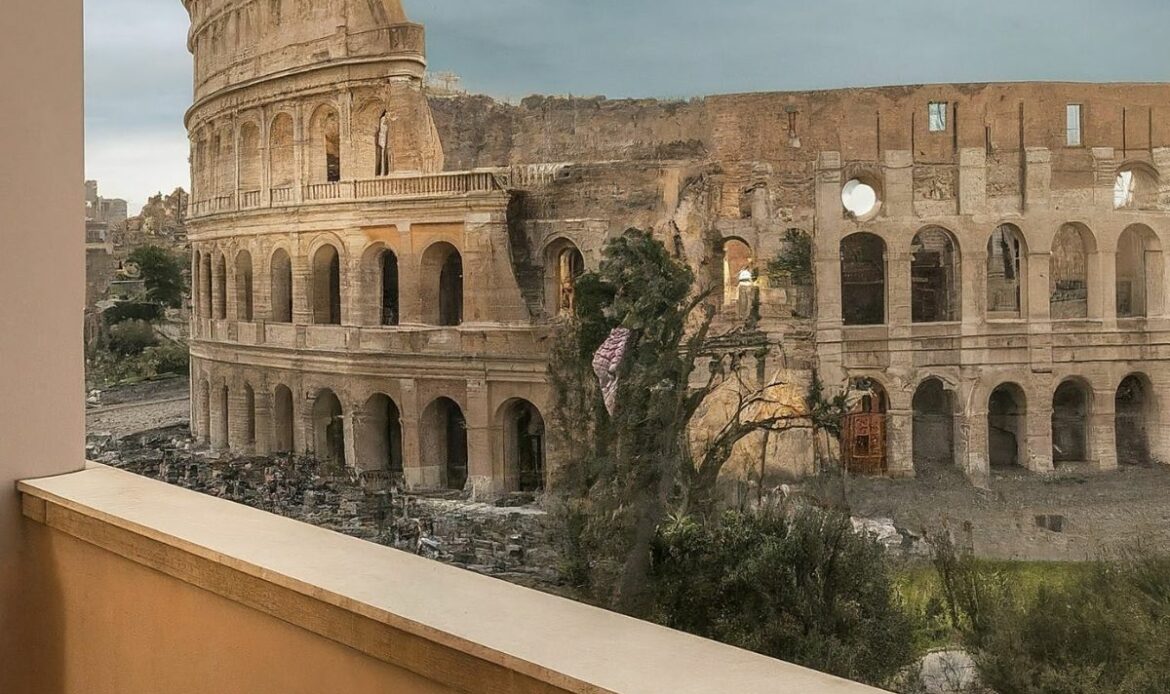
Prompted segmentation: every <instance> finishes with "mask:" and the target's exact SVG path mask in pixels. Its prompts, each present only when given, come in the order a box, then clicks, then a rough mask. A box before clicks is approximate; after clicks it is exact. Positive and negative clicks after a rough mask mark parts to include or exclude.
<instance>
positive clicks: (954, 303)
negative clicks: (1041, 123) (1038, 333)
mask: <svg viewBox="0 0 1170 694" xmlns="http://www.w3.org/2000/svg"><path fill="white" fill-rule="evenodd" d="M840 252H841V307H842V319H843V321H844V323H845V325H882V324H884V323H886V321H887V318H888V317H887V304H888V301H889V297H888V288H887V275H888V270H889V267H888V262H887V247H886V242H885V240H884V239H883V238H882V237H880V236H878V235H876V234H873V233H870V232H858V233H855V234H851V235H849V236H847V237H845V238H844V239H842V241H841V251H840ZM1098 253H1099V251H1098V247H1097V242H1096V238H1095V236H1094V235H1093V233H1092V232H1091V231H1090V230H1089V228H1088V227H1087V226H1085V225H1083V224H1078V223H1069V224H1065V225H1063V226H1062V227H1061V228H1060V230H1059V231H1058V232H1057V234H1056V236H1055V237H1054V239H1053V243H1052V248H1051V250H1050V256H1049V257H1050V267H1049V273H1048V275H1049V307H1050V315H1051V317H1052V319H1054V320H1065V319H1077V318H1089V317H1091V316H1092V315H1093V313H1094V312H1093V311H1092V310H1091V306H1092V305H1093V304H1092V303H1091V301H1092V300H1093V293H1094V292H1095V291H1101V287H1100V284H1101V278H1100V277H1099V274H1100V268H1099V263H1097V262H1096V259H1097V257H1098ZM1115 256H1116V258H1115V285H1116V286H1115V289H1116V292H1115V299H1116V305H1115V308H1116V315H1117V316H1118V317H1120V318H1126V317H1143V316H1150V315H1159V314H1160V313H1161V311H1162V310H1163V308H1164V302H1163V298H1162V294H1163V292H1164V289H1163V274H1164V268H1163V259H1162V245H1161V241H1160V240H1159V238H1158V236H1157V234H1156V233H1154V231H1153V230H1152V229H1150V228H1149V227H1147V226H1145V225H1141V224H1135V225H1131V226H1129V227H1127V228H1126V229H1125V230H1124V231H1123V232H1122V234H1121V236H1120V237H1119V239H1118V244H1117V248H1116V253H1115ZM1028 257H1029V250H1028V245H1027V241H1026V239H1025V237H1024V234H1023V232H1021V231H1020V229H1019V227H1017V226H1015V225H1013V224H1003V225H1001V226H999V227H998V228H996V230H995V231H994V232H992V234H991V236H990V238H989V239H988V242H987V255H986V258H987V260H986V268H985V277H986V282H987V287H986V315H987V316H988V317H991V318H1012V317H1016V318H1018V317H1023V316H1024V315H1026V312H1027V310H1026V307H1027V306H1028V305H1029V297H1028V291H1029V283H1028V281H1027V278H1028V276H1029V275H1028V267H1027V263H1028ZM963 291H964V287H963V272H962V252H961V249H960V245H959V242H958V239H957V238H956V237H955V235H954V234H953V233H952V232H950V231H949V230H947V229H944V228H942V227H928V228H926V229H923V230H922V231H920V232H919V233H918V234H916V235H915V236H914V239H913V241H912V242H911V254H910V307H911V319H912V321H913V322H914V323H938V322H952V321H958V320H961V319H962V305H963V304H962V295H963Z"/></svg>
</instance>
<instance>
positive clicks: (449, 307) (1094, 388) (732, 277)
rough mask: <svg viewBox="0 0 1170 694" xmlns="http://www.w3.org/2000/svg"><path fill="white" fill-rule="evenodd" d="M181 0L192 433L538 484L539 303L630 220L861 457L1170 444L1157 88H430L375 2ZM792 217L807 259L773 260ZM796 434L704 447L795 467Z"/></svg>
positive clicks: (1108, 463) (1023, 456) (1164, 116)
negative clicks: (830, 406)
mask: <svg viewBox="0 0 1170 694" xmlns="http://www.w3.org/2000/svg"><path fill="white" fill-rule="evenodd" d="M185 4H186V6H187V9H188V10H189V12H190V15H191V20H192V25H191V32H190V38H189V47H190V49H191V51H192V52H193V53H194V55H195V104H194V106H192V108H191V109H190V111H189V112H188V114H187V126H188V129H189V132H190V138H191V175H192V182H193V194H192V197H191V204H190V214H189V216H190V219H189V224H188V230H189V235H190V240H191V242H192V247H193V250H194V263H193V267H192V270H193V278H194V283H193V284H194V287H195V291H194V292H193V294H194V305H195V311H194V316H195V317H194V319H193V327H192V335H193V339H192V346H191V355H192V374H191V376H192V389H193V398H192V402H193V406H192V408H193V413H192V414H193V417H192V422H193V429H194V431H195V433H196V436H197V437H198V438H199V439H200V440H201V441H203V442H206V443H208V444H210V445H211V446H212V447H214V448H217V449H231V450H233V451H238V452H246V453H254V454H267V453H273V452H279V451H289V450H295V451H297V452H301V453H313V454H315V455H316V456H318V457H319V458H323V459H326V460H335V461H344V462H345V463H347V464H349V465H351V466H355V467H357V468H360V469H362V470H377V469H387V470H389V471H390V472H392V473H394V474H397V475H401V476H402V477H403V478H404V480H405V482H406V484H407V485H409V486H410V487H412V488H416V489H434V488H460V489H470V490H471V491H473V492H474V493H475V494H477V495H483V496H493V495H498V494H501V493H505V492H509V491H516V490H526V491H531V490H535V489H539V488H540V487H542V486H543V484H544V483H545V480H546V479H547V475H548V474H549V471H550V469H552V468H553V467H554V465H555V460H556V455H555V451H552V450H549V448H550V445H551V444H550V441H549V438H548V437H547V436H546V433H545V426H546V423H545V417H546V416H548V415H549V413H550V407H551V404H552V403H551V394H550V391H549V385H548V379H547V375H546V370H547V358H548V349H549V342H550V335H551V333H552V326H553V324H554V323H555V321H556V319H557V316H558V315H559V314H562V313H563V312H565V311H568V310H571V308H572V303H573V280H574V278H575V277H576V276H577V275H579V274H580V273H581V272H583V271H584V270H586V269H589V268H595V267H596V266H597V263H598V262H599V259H600V251H601V248H602V246H603V244H604V242H605V240H606V239H607V238H610V237H612V236H613V235H614V234H617V233H620V232H621V231H623V230H625V229H626V228H629V227H640V228H647V229H652V230H654V231H655V233H657V234H659V235H660V237H661V238H662V239H663V241H665V242H666V243H667V244H668V247H670V248H672V249H674V250H675V251H677V253H678V254H679V255H680V257H682V258H684V259H685V260H686V261H687V262H689V263H690V264H691V265H692V266H693V267H694V268H695V269H696V271H697V273H698V275H699V277H700V278H702V279H703V280H704V281H705V282H708V283H711V284H715V285H722V286H723V287H724V291H723V292H720V293H719V301H720V303H721V304H722V309H721V315H722V316H723V320H724V321H725V322H726V323H727V324H731V322H732V320H733V319H735V318H742V317H743V316H744V315H746V313H747V312H748V310H749V309H750V307H751V306H752V305H753V304H754V303H755V302H756V301H757V299H758V304H759V313H760V322H759V326H760V331H761V333H760V334H762V335H764V336H766V340H767V342H768V345H769V349H768V356H767V357H762V361H761V364H760V368H759V372H760V373H762V374H766V375H767V377H774V376H778V377H781V378H783V379H785V380H787V381H789V382H791V383H793V384H794V393H797V394H800V395H803V392H804V384H807V383H808V382H809V380H811V374H812V372H813V370H814V369H817V370H819V373H820V376H821V378H822V380H824V381H825V382H826V383H827V384H829V385H830V386H832V387H834V388H848V389H851V390H852V391H853V392H854V393H855V397H854V398H853V399H852V400H851V402H852V403H853V407H854V411H853V413H852V414H851V415H849V417H848V418H847V421H846V423H845V436H844V440H843V441H842V446H841V457H842V458H843V459H844V461H845V462H846V464H848V465H849V466H850V467H851V468H853V469H855V470H857V471H859V472H868V473H872V474H887V475H894V476H906V475H912V474H914V473H915V471H916V470H920V469H923V468H924V467H925V466H930V465H946V466H955V467H957V468H959V469H961V470H963V471H964V472H965V473H966V474H967V475H968V476H969V477H971V478H972V479H973V480H975V481H977V482H979V481H982V480H985V479H986V478H987V476H988V475H989V474H990V472H991V470H992V469H993V468H995V467H998V466H1022V467H1024V468H1027V469H1030V470H1033V471H1037V472H1041V471H1049V470H1052V469H1053V468H1054V466H1060V465H1071V464H1076V465H1088V466H1093V467H1096V468H1100V469H1110V468H1113V467H1115V466H1117V465H1119V464H1127V463H1135V464H1140V463H1147V462H1151V461H1158V460H1170V450H1168V449H1170V421H1168V420H1167V418H1168V417H1170V407H1167V406H1165V404H1164V403H1163V399H1164V397H1165V396H1164V395H1162V394H1164V393H1166V392H1170V364H1168V362H1167V360H1168V359H1170V347H1168V344H1167V338H1168V337H1170V317H1168V308H1170V307H1168V306H1167V291H1168V287H1167V286H1166V283H1165V276H1166V273H1167V260H1168V259H1170V256H1168V255H1167V254H1164V252H1163V248H1164V246H1165V245H1166V244H1167V243H1170V221H1168V220H1170V216H1168V215H1167V212H1170V176H1168V180H1165V181H1164V180H1163V179H1162V173H1161V172H1163V171H1167V172H1170V85H1084V84H986V85H932V86H915V87H897V88H879V89H856V90H837V91H828V92H800V93H773V94H748V95H729V96H714V97H708V98H705V99H697V100H693V101H689V102H660V101H619V102H610V101H606V100H604V99H566V98H539V97H532V98H529V99H527V100H525V101H524V102H523V103H522V104H520V105H519V106H513V105H507V104H502V103H498V102H495V101H493V100H491V99H489V98H486V97H472V96H461V95H451V94H444V95H433V96H430V97H428V94H427V92H426V90H425V89H424V83H423V77H424V71H425V66H426V60H425V46H424V31H423V27H421V26H419V25H417V24H412V23H410V22H409V21H408V20H407V19H406V16H405V14H404V12H403V10H402V8H401V6H400V4H399V2H398V0H332V1H330V2H314V3H307V2H303V1H295V0H263V1H261V0H186V1H185ZM802 240H805V242H806V243H811V249H812V263H811V267H810V268H809V270H811V276H812V277H813V278H815V279H813V280H811V282H813V283H815V284H814V285H811V286H810V284H809V283H807V282H805V281H802V280H801V279H800V278H799V275H800V273H793V272H791V271H789V272H787V273H769V272H768V271H767V270H768V266H769V261H772V260H774V259H776V258H778V257H783V256H785V255H786V254H787V255H789V256H791V252H792V250H793V248H795V247H799V246H800V245H801V242H802ZM814 297H815V301H814ZM550 429H551V425H550ZM700 434H701V432H700ZM809 436H810V434H809V433H808V432H807V431H804V430H797V431H794V432H792V433H791V434H790V435H786V436H784V437H774V438H773V439H772V440H766V441H763V442H762V443H759V442H757V445H756V446H755V447H754V448H749V449H747V450H745V451H742V452H741V453H740V454H739V460H737V461H736V463H735V464H733V465H732V466H730V467H729V475H732V476H737V475H738V476H740V477H742V478H744V479H748V478H759V477H761V476H762V477H767V476H768V475H769V474H775V475H780V474H788V475H792V476H799V475H800V474H803V473H806V472H808V471H809V470H810V469H811V468H812V461H811V459H810V455H811V453H810V451H811V450H812V447H811V446H808V445H805V443H806V442H807V439H808V437H809ZM753 476H754V477H753Z"/></svg>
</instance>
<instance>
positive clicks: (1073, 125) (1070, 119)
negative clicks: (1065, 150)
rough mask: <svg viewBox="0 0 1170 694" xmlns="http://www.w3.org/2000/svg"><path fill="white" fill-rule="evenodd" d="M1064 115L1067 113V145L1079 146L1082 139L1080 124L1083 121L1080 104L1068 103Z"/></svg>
mask: <svg viewBox="0 0 1170 694" xmlns="http://www.w3.org/2000/svg"><path fill="white" fill-rule="evenodd" d="M1066 115H1067V125H1066V132H1067V134H1068V140H1067V142H1068V146H1069V147H1080V146H1081V142H1082V140H1081V124H1082V123H1083V120H1082V113H1081V105H1080V104H1069V105H1068V108H1067V111H1066Z"/></svg>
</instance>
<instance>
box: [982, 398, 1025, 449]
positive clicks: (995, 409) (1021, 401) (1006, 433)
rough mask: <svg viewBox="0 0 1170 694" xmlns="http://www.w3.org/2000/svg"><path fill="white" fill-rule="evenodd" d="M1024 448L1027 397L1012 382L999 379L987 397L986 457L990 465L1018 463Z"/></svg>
mask: <svg viewBox="0 0 1170 694" xmlns="http://www.w3.org/2000/svg"><path fill="white" fill-rule="evenodd" d="M1027 450H1028V398H1027V395H1026V394H1025V393H1024V389H1023V388H1021V387H1020V386H1019V384H1016V383H1002V384H1000V385H999V386H997V387H996V388H995V390H993V391H992V392H991V395H990V397H988V399H987V458H988V462H989V463H990V465H991V467H992V468H1001V469H1003V468H1011V467H1017V466H1019V467H1022V466H1024V464H1025V461H1027Z"/></svg>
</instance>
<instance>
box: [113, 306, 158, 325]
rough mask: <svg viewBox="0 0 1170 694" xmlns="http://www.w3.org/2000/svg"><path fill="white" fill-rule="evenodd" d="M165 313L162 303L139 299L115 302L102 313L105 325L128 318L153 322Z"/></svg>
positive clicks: (115, 323) (121, 321)
mask: <svg viewBox="0 0 1170 694" xmlns="http://www.w3.org/2000/svg"><path fill="white" fill-rule="evenodd" d="M165 313H166V309H165V307H164V306H163V305H162V304H152V303H145V302H139V301H122V302H119V303H117V304H115V305H114V306H113V307H112V308H110V309H108V310H107V311H106V312H105V313H103V314H102V317H103V318H104V319H105V321H106V325H117V324H118V323H123V322H125V321H128V320H143V321H147V322H149V323H153V322H154V321H156V320H159V319H160V318H162V317H163V315H164V314H165Z"/></svg>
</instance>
